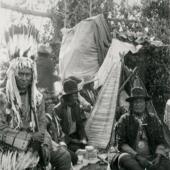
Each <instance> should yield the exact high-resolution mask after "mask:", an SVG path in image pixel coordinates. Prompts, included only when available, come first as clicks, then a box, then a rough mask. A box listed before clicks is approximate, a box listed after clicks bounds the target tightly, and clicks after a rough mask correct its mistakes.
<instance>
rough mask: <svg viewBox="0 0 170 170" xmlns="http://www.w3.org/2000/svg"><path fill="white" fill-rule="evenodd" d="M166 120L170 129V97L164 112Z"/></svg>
mask: <svg viewBox="0 0 170 170" xmlns="http://www.w3.org/2000/svg"><path fill="white" fill-rule="evenodd" d="M164 122H165V124H166V125H167V126H168V128H169V130H170V99H169V100H168V101H167V102H166V106H165V114H164Z"/></svg>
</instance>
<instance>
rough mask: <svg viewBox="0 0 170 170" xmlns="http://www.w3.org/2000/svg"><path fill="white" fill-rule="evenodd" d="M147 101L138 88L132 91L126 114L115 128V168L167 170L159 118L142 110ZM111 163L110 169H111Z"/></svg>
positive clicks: (142, 91) (147, 98)
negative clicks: (117, 151)
mask: <svg viewBox="0 0 170 170" xmlns="http://www.w3.org/2000/svg"><path fill="white" fill-rule="evenodd" d="M149 99H150V98H149V97H148V96H146V95H145V92H144V90H143V89H142V88H141V87H134V88H133V89H132V91H131V97H129V98H127V101H128V102H129V103H130V107H129V112H128V113H125V114H124V115H122V116H121V118H120V119H119V121H118V124H117V128H116V133H117V135H116V142H117V146H118V149H119V151H120V153H119V154H118V157H117V158H118V159H114V160H117V165H118V168H119V169H123V170H145V169H147V170H168V169H169V167H170V161H169V160H168V159H167V155H166V152H165V146H166V144H165V140H164V136H163V131H162V124H161V122H160V120H159V118H158V117H157V116H156V115H154V114H153V113H149V112H148V111H147V108H146V104H147V101H148V100H149ZM114 163H116V161H115V162H112V163H111V168H113V167H114V165H115V164H114Z"/></svg>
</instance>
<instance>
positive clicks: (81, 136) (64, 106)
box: [55, 76, 87, 145]
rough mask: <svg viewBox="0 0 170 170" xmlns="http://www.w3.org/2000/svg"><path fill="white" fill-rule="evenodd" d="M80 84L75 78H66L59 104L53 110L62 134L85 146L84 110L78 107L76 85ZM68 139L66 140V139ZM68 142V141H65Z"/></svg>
mask: <svg viewBox="0 0 170 170" xmlns="http://www.w3.org/2000/svg"><path fill="white" fill-rule="evenodd" d="M80 82H81V80H80V79H78V78H76V77H73V76H71V77H68V78H67V79H65V80H64V82H63V93H62V97H61V102H60V103H59V105H58V106H57V107H56V108H55V113H56V114H57V115H58V117H59V118H60V120H61V121H60V123H61V127H62V130H63V132H64V133H65V134H66V136H67V137H69V139H71V138H72V139H75V140H74V141H76V142H77V143H81V144H84V145H85V144H86V143H87V136H86V132H85V129H84V121H83V119H84V118H85V117H84V110H83V109H82V108H81V107H80V100H79V97H78V92H79V89H78V84H79V83H80ZM67 139H68V138H67ZM66 142H68V143H69V142H70V141H66Z"/></svg>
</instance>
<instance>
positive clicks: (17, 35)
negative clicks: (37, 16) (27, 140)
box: [5, 25, 42, 129]
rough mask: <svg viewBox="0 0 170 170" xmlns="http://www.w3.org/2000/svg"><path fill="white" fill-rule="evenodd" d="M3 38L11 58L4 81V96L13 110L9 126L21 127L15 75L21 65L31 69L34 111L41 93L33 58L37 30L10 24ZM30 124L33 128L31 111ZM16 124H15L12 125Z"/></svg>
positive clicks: (35, 51)
mask: <svg viewBox="0 0 170 170" xmlns="http://www.w3.org/2000/svg"><path fill="white" fill-rule="evenodd" d="M5 40H6V43H7V48H8V53H9V58H10V60H11V62H10V66H9V68H8V71H7V77H6V78H7V82H6V96H7V100H8V102H9V103H11V106H12V110H13V112H14V118H13V120H14V121H13V120H12V122H11V126H12V127H15V128H20V127H22V120H21V117H20V111H19V110H20V109H21V107H22V102H21V96H20V94H19V90H18V88H17V85H16V80H15V76H16V75H17V74H18V70H19V69H21V68H22V67H27V68H30V69H31V70H32V73H33V80H32V84H31V108H33V109H34V110H35V111H36V105H37V104H38V103H40V101H41V99H42V95H41V94H40V93H39V92H38V90H37V87H36V83H37V70H36V63H35V61H34V60H32V59H33V58H35V57H36V55H37V50H38V31H37V30H36V28H35V27H34V26H31V25H29V26H25V25H12V26H11V27H10V28H9V30H8V31H7V32H6V33H5ZM31 119H32V120H31V124H33V125H31V126H32V128H33V129H34V128H35V120H34V116H33V112H32V111H31ZM14 124H16V126H15V125H14Z"/></svg>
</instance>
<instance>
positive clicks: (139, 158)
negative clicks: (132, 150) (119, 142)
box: [135, 154, 152, 168]
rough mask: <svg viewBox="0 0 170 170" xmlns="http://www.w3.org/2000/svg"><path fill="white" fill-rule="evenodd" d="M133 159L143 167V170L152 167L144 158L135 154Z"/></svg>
mask: <svg viewBox="0 0 170 170" xmlns="http://www.w3.org/2000/svg"><path fill="white" fill-rule="evenodd" d="M135 159H136V160H137V161H138V162H139V164H140V165H141V166H142V167H143V168H147V167H150V166H152V163H151V162H149V161H148V160H147V159H146V158H144V157H143V156H141V155H139V154H136V155H135Z"/></svg>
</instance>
